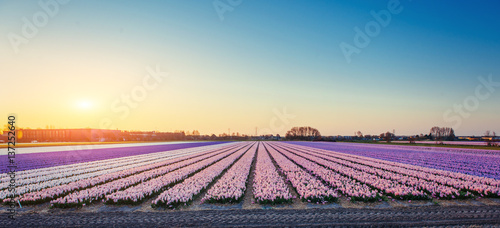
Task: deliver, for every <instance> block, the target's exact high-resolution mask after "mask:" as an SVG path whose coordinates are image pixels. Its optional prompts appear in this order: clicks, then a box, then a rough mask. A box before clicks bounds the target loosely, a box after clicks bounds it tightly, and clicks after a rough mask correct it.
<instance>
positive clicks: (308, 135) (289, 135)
mask: <svg viewBox="0 0 500 228" xmlns="http://www.w3.org/2000/svg"><path fill="white" fill-rule="evenodd" d="M285 138H286V139H287V140H320V139H321V134H320V133H319V131H318V129H316V128H312V127H293V128H292V129H290V130H289V131H287V132H286V135H285Z"/></svg>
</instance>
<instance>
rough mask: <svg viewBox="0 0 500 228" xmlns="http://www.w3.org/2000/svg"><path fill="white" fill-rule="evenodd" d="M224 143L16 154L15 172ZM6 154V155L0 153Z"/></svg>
mask: <svg viewBox="0 0 500 228" xmlns="http://www.w3.org/2000/svg"><path fill="white" fill-rule="evenodd" d="M216 144H225V142H194V143H173V144H156V145H137V144H131V146H129V147H123V146H119V145H118V146H116V147H111V148H96V149H92V148H90V149H73V150H68V151H57V152H55V151H54V152H41V153H26V154H23V153H21V154H16V161H17V167H16V170H17V172H16V174H21V172H22V171H23V170H31V169H41V168H47V167H54V166H62V165H70V164H77V163H82V162H91V161H98V160H105V159H113V158H119V157H127V156H137V155H142V154H150V153H156V152H162V151H173V150H179V149H185V148H195V147H200V146H208V145H216ZM0 156H7V155H0ZM7 163H8V159H0V173H7V172H8V170H7V165H8V164H7Z"/></svg>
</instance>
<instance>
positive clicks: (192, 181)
mask: <svg viewBox="0 0 500 228" xmlns="http://www.w3.org/2000/svg"><path fill="white" fill-rule="evenodd" d="M249 146H250V144H248V146H246V147H244V148H242V149H239V150H238V151H237V152H235V153H233V154H231V155H229V156H227V157H226V158H224V159H222V160H220V161H218V162H216V163H215V164H213V165H210V166H208V167H207V168H205V169H203V170H201V171H200V172H198V173H196V174H195V175H193V176H191V177H189V178H187V179H185V180H184V181H182V182H181V183H179V184H176V185H174V186H173V187H172V188H170V189H168V190H166V191H164V192H163V193H161V194H160V195H159V196H158V197H157V198H156V199H154V200H153V201H152V203H151V206H152V207H158V206H166V207H177V206H179V205H186V204H188V203H190V202H191V201H192V200H193V198H194V197H195V196H196V195H198V194H199V193H200V192H201V191H203V190H205V189H206V188H207V186H208V185H209V184H210V183H212V182H213V181H214V179H215V178H217V177H218V176H220V175H221V173H222V172H223V171H224V170H226V169H227V168H228V167H229V166H231V165H232V164H233V163H234V162H235V161H236V160H237V159H238V158H240V157H241V156H242V155H243V154H244V153H245V152H246V151H247V150H248V147H249Z"/></svg>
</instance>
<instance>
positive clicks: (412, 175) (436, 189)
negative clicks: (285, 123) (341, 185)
mask: <svg viewBox="0 0 500 228" xmlns="http://www.w3.org/2000/svg"><path fill="white" fill-rule="evenodd" d="M302 149H304V150H308V151H309V152H314V153H317V154H316V155H317V156H320V157H323V158H325V157H324V156H327V157H326V158H327V159H328V160H330V161H335V162H344V163H350V162H352V163H357V164H356V165H355V166H356V167H358V168H359V167H361V169H366V168H364V167H363V166H368V167H372V168H374V170H375V172H376V173H377V175H380V176H383V177H386V178H391V179H398V180H399V181H400V182H404V183H407V184H408V183H413V184H412V185H414V186H418V188H419V189H424V190H426V191H428V192H430V193H431V195H432V196H434V197H450V198H455V197H457V196H459V195H460V194H459V192H458V190H472V191H475V192H478V193H480V194H484V195H490V194H494V195H497V196H500V188H499V187H496V186H491V185H485V184H482V183H480V182H481V181H480V180H485V179H491V178H485V177H476V176H472V175H467V174H462V173H453V172H450V171H442V172H439V171H440V170H435V169H430V168H426V167H419V166H413V165H407V164H402V163H397V162H390V161H384V160H380V159H374V158H368V157H363V156H357V155H346V154H343V153H337V152H333V151H324V150H320V149H313V148H309V147H307V148H305V147H303V148H302ZM339 159H341V160H339ZM359 164H360V165H361V166H360V165H359ZM365 171H366V170H365ZM393 173H396V174H397V175H393ZM433 173H436V174H433ZM437 174H441V175H437ZM454 174H455V175H454ZM453 175H454V176H457V177H463V178H464V179H469V181H467V180H464V179H461V178H456V177H455V178H453V177H450V176H453ZM471 180H475V181H471ZM493 183H494V182H493ZM449 186H452V187H449ZM465 196H472V195H471V193H469V192H466V193H465V195H462V197H465Z"/></svg>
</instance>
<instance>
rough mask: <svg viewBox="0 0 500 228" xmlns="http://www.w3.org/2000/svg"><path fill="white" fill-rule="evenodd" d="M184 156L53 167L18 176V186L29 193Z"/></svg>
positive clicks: (0, 186)
mask: <svg viewBox="0 0 500 228" xmlns="http://www.w3.org/2000/svg"><path fill="white" fill-rule="evenodd" d="M191 150H192V151H191ZM198 150H199V149H197V150H193V149H188V151H191V153H196V152H197V151H198ZM183 152H184V151H183ZM183 154H186V153H169V152H161V153H154V154H146V155H139V156H133V157H124V158H116V159H109V160H104V161H98V162H89V163H80V164H81V167H60V166H56V167H52V168H51V170H50V171H40V172H33V173H30V174H25V175H22V176H21V177H20V178H19V179H17V175H16V184H17V186H18V187H21V186H25V185H32V186H27V187H26V188H25V189H26V190H29V191H36V190H39V189H43V188H46V187H51V186H55V185H60V184H66V183H70V182H74V181H77V180H80V179H86V178H90V177H95V176H99V175H103V174H106V173H110V172H117V171H121V170H125V169H129V168H133V167H137V166H141V165H148V164H152V163H155V162H157V161H158V160H162V159H170V158H172V157H175V156H179V155H183ZM71 166H73V165H71ZM35 171H36V170H35ZM41 182H47V183H43V184H41ZM7 187H8V183H1V184H0V189H3V188H7ZM26 190H23V193H25V192H27V191H26Z"/></svg>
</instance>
